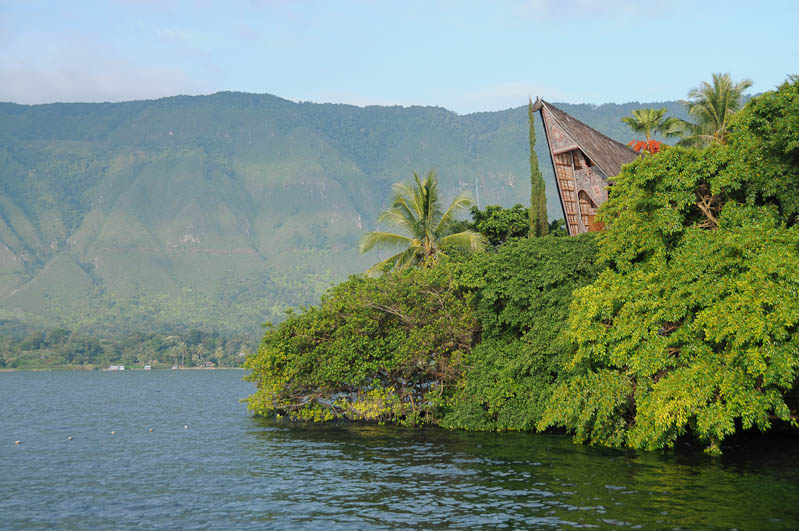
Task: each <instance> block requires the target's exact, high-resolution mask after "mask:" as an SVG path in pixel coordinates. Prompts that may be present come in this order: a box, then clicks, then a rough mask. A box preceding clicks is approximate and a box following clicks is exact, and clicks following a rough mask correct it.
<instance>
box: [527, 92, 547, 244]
mask: <svg viewBox="0 0 799 531" xmlns="http://www.w3.org/2000/svg"><path fill="white" fill-rule="evenodd" d="M534 114H535V113H534V112H533V100H532V99H530V100H529V103H528V105H527V118H528V120H529V122H530V184H531V185H532V190H531V191H530V237H533V236H545V235H546V234H547V232H549V218H548V217H547V195H546V187H545V185H544V177H543V176H542V175H541V170H540V169H539V168H538V156H537V155H536V154H535V120H534V119H533V118H534V116H533V115H534Z"/></svg>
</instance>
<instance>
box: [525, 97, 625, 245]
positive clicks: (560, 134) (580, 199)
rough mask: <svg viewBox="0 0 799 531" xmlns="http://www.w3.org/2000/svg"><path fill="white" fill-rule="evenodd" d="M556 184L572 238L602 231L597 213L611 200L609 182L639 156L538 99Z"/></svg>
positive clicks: (536, 107) (536, 106)
mask: <svg viewBox="0 0 799 531" xmlns="http://www.w3.org/2000/svg"><path fill="white" fill-rule="evenodd" d="M533 111H538V112H540V113H541V122H542V123H543V124H544V132H545V134H546V138H547V147H548V148H549V154H550V158H551V160H552V168H553V169H554V171H555V183H556V184H557V186H558V196H559V197H560V204H561V207H562V208H563V217H564V219H565V220H566V228H567V230H568V231H569V235H570V236H575V235H577V234H582V233H584V232H594V231H598V230H600V229H601V228H602V224H601V223H599V222H597V221H596V220H595V216H596V210H597V208H598V207H599V205H601V204H602V203H604V202H605V201H607V199H608V186H609V185H610V184H611V182H610V180H611V179H612V178H613V177H615V176H616V175H618V174H619V172H620V171H621V166H622V164H627V163H628V162H632V161H634V160H635V159H636V158H637V157H638V156H639V155H638V153H636V152H635V151H633V150H632V149H630V148H629V147H627V146H625V145H624V144H621V143H620V142H616V141H615V140H613V139H611V138H608V137H606V136H605V135H603V134H602V133H600V132H599V131H597V130H595V129H592V128H590V127H588V126H587V125H585V124H584V123H582V122H581V121H579V120H577V119H576V118H574V117H572V116H570V115H569V114H567V113H565V112H563V111H561V110H560V109H558V108H557V107H555V106H553V105H552V104H551V103H547V102H545V101H544V100H542V99H540V98H538V99H537V100H536V102H535V104H534V105H533Z"/></svg>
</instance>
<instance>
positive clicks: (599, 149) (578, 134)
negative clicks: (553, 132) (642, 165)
mask: <svg viewBox="0 0 799 531" xmlns="http://www.w3.org/2000/svg"><path fill="white" fill-rule="evenodd" d="M544 110H546V111H547V112H548V113H549V115H550V116H551V117H552V118H553V119H554V120H555V122H556V123H557V124H558V125H559V126H560V127H561V129H563V131H565V132H566V134H567V135H569V136H570V137H571V138H572V140H574V142H575V143H576V144H577V146H578V147H579V148H580V149H581V150H582V152H583V153H585V154H586V155H587V156H588V158H589V159H591V161H592V162H593V163H594V164H596V165H597V166H599V168H600V169H601V170H602V171H603V172H604V173H605V175H607V176H608V177H609V178H611V177H615V176H616V175H618V174H619V172H620V171H621V167H622V165H623V164H627V163H629V162H632V161H634V160H635V159H637V158H638V157H639V156H640V155H639V154H638V153H636V152H635V151H633V150H632V149H630V148H629V147H627V146H625V145H624V144H622V143H621V142H616V141H615V140H613V139H612V138H609V137H607V136H605V135H603V134H602V133H600V132H599V131H597V130H596V129H593V128H591V127H588V126H587V125H585V124H584V123H583V122H581V121H580V120H578V119H577V118H574V117H573V116H571V115H570V114H568V113H566V112H564V111H561V110H560V109H558V108H557V107H555V106H554V105H552V104H551V103H547V102H546V101H544V100H542V99H540V98H539V99H537V100H536V102H535V104H534V105H533V111H541V112H544ZM542 121H543V120H542ZM545 123H546V122H545Z"/></svg>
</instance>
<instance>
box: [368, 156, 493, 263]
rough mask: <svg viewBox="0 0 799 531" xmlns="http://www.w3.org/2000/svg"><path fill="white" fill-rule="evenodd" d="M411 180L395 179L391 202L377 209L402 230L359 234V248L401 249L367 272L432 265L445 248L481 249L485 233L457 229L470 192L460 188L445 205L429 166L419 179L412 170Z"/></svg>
mask: <svg viewBox="0 0 799 531" xmlns="http://www.w3.org/2000/svg"><path fill="white" fill-rule="evenodd" d="M413 179H414V182H412V183H411V184H407V183H396V184H395V185H394V194H393V196H392V200H391V206H390V207H389V208H388V209H386V210H384V211H383V212H381V213H380V216H379V217H378V218H377V221H378V223H384V224H387V225H391V226H393V227H396V228H399V229H401V230H402V231H403V232H404V233H405V234H396V233H393V232H383V231H372V232H367V233H366V234H364V235H363V238H361V245H360V250H361V252H362V253H365V252H368V251H370V250H371V249H373V248H375V247H393V248H396V247H401V248H402V250H401V251H400V252H399V253H397V254H395V255H393V256H389V257H388V258H386V259H385V260H382V261H380V262H378V263H377V264H375V265H374V266H372V267H371V268H370V272H379V271H385V270H389V269H391V270H394V271H401V270H403V269H408V268H410V267H418V266H425V267H432V266H434V265H436V264H437V263H438V261H439V259H440V258H442V257H446V254H445V251H447V250H448V249H456V250H462V251H482V250H483V249H484V248H485V243H486V240H485V237H484V236H483V235H481V234H480V233H479V232H475V231H473V230H470V229H466V230H460V224H459V223H458V220H457V218H456V216H457V215H458V214H459V213H460V212H462V211H463V210H465V209H466V208H468V207H469V206H470V205H471V204H472V199H471V195H470V194H469V193H467V192H461V193H460V194H458V196H457V197H455V199H453V200H452V203H450V205H449V206H448V207H447V208H446V210H445V209H443V208H442V204H441V200H440V198H439V193H438V178H437V177H436V173H435V171H434V170H430V172H429V173H428V174H427V177H425V179H424V181H422V180H421V179H420V178H419V176H418V175H417V174H416V172H413Z"/></svg>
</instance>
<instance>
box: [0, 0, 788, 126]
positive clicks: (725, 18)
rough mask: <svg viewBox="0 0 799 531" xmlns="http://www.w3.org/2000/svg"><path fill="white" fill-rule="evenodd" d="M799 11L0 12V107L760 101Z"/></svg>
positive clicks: (548, 2)
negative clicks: (271, 98)
mask: <svg viewBox="0 0 799 531" xmlns="http://www.w3.org/2000/svg"><path fill="white" fill-rule="evenodd" d="M797 32H799V0H787V1H785V0H769V1H768V2H765V1H759V2H757V1H746V2H743V1H740V2H739V1H736V0H731V1H726V2H725V1H716V0H709V1H683V0H660V1H658V0H653V1H648V2H645V1H638V2H615V1H600V0H560V1H558V0H531V1H494V2H467V1H462V2H461V1H459V2H456V1H434V0H428V1H424V2H414V1H403V2H377V1H346V0H338V1H327V2H324V1H299V0H298V1H279V0H272V1H255V0H250V1H237V0H228V1H225V2H211V1H203V0H195V1H174V2H170V1H168V0H161V1H159V0H127V1H125V0H107V1H99V0H98V1H95V2H88V1H86V2H82V1H79V0H71V1H65V0H59V1H53V0H51V1H45V0H0V101H13V102H17V103H49V102H55V101H125V100H132V99H145V98H147V99H149V98H157V97H162V96H171V95H175V94H210V93H213V92H217V91H220V90H237V91H245V92H258V93H270V94H275V95H277V96H281V97H284V98H287V99H291V100H295V101H315V102H337V103H352V104H356V105H370V104H381V105H394V104H399V105H438V106H442V107H446V108H448V109H452V110H454V111H457V112H459V113H469V112H477V111H493V110H499V109H506V108H508V107H518V106H519V105H523V104H524V103H526V101H527V97H528V96H532V97H535V96H541V97H543V98H545V99H547V100H550V101H562V102H570V103H595V104H601V103H607V102H613V103H624V102H628V101H641V102H644V101H662V100H673V99H679V98H684V97H686V95H687V92H688V91H689V90H690V89H691V88H693V87H695V86H697V85H698V84H699V83H700V82H701V81H704V80H709V79H710V77H711V74H712V73H713V72H729V73H730V74H731V75H732V77H733V79H734V80H740V79H743V78H749V79H751V80H752V81H753V82H754V85H753V88H752V91H753V92H761V91H765V90H770V89H772V88H774V87H775V86H776V85H777V84H779V83H781V82H782V81H784V80H785V79H786V77H787V75H788V74H791V73H799V37H797Z"/></svg>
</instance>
